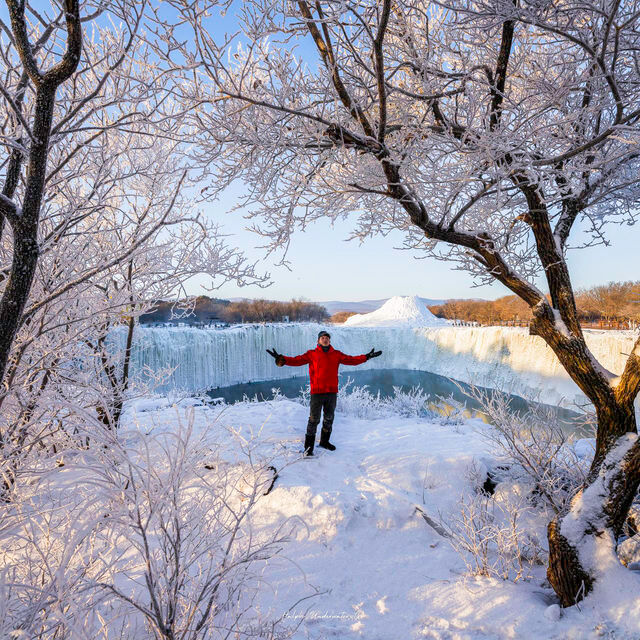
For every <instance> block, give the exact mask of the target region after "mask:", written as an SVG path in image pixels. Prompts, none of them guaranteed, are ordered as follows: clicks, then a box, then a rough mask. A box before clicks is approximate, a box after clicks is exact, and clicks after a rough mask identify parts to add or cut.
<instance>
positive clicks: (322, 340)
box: [318, 331, 331, 347]
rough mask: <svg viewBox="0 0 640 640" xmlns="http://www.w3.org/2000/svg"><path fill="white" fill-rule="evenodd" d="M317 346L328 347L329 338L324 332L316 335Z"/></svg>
mask: <svg viewBox="0 0 640 640" xmlns="http://www.w3.org/2000/svg"><path fill="white" fill-rule="evenodd" d="M318 344H319V345H320V346H321V347H328V346H329V345H330V344H331V336H330V335H329V334H328V333H327V332H326V331H321V332H320V333H319V334H318Z"/></svg>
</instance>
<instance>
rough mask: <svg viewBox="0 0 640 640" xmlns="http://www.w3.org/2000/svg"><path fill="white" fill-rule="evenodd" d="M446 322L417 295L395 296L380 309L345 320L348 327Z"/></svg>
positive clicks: (440, 324) (432, 324)
mask: <svg viewBox="0 0 640 640" xmlns="http://www.w3.org/2000/svg"><path fill="white" fill-rule="evenodd" d="M447 324H448V323H447V321H446V320H443V319H442V318H436V316H434V315H433V313H431V311H429V309H427V307H426V306H425V304H424V303H423V302H422V300H420V298H418V296H405V297H402V296H395V297H393V298H390V299H389V300H387V301H386V302H385V303H384V304H383V305H382V307H380V309H376V310H375V311H372V312H371V313H359V314H357V315H355V316H351V317H350V318H348V319H347V321H346V322H345V325H346V326H348V327H442V326H446V325H447Z"/></svg>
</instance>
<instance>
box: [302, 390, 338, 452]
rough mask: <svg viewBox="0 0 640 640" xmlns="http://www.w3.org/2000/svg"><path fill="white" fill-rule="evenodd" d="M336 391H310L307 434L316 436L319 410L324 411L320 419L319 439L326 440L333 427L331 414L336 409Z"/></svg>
mask: <svg viewBox="0 0 640 640" xmlns="http://www.w3.org/2000/svg"><path fill="white" fill-rule="evenodd" d="M337 399H338V394H337V393H312V394H311V406H310V407H309V422H308V423H307V435H308V436H312V437H313V438H315V437H316V430H317V429H318V424H319V423H320V412H321V411H323V412H324V417H323V419H322V431H321V432H320V439H321V440H325V441H326V440H328V439H329V436H330V435H331V428H332V427H333V414H334V413H335V410H336V401H337Z"/></svg>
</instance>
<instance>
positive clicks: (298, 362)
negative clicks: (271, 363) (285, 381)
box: [267, 348, 310, 367]
mask: <svg viewBox="0 0 640 640" xmlns="http://www.w3.org/2000/svg"><path fill="white" fill-rule="evenodd" d="M267 353H268V354H269V355H270V356H271V357H272V358H274V359H275V361H276V365H277V366H279V367H284V365H285V364H286V365H289V366H290V367H301V366H302V365H303V364H309V362H310V358H309V352H308V351H307V352H306V353H303V354H302V355H300V356H295V357H293V358H290V357H289V356H283V355H282V354H281V353H278V352H277V351H276V350H275V349H273V348H272V349H267Z"/></svg>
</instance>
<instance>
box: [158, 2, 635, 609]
mask: <svg viewBox="0 0 640 640" xmlns="http://www.w3.org/2000/svg"><path fill="white" fill-rule="evenodd" d="M174 6H176V7H179V8H180V10H181V12H182V15H183V16H184V18H185V19H186V20H187V21H188V22H189V23H190V24H191V25H192V27H193V28H194V30H195V34H196V38H195V40H194V42H195V48H193V47H191V48H187V49H184V48H183V49H180V45H181V40H180V36H181V34H180V33H176V35H175V37H174V41H173V43H172V45H173V47H172V48H168V51H170V54H171V52H177V51H178V50H180V59H184V58H185V56H186V57H187V59H189V60H190V61H191V62H193V64H194V65H195V64H199V71H200V74H201V76H200V82H199V84H198V85H193V87H192V88H193V89H196V90H197V94H196V96H197V98H198V99H199V100H202V104H203V106H202V108H201V109H200V110H199V112H198V117H197V119H195V120H194V125H195V126H197V127H199V128H200V130H202V131H203V133H204V134H205V135H206V136H208V141H209V144H210V146H211V148H212V149H213V148H217V145H219V144H221V143H222V144H224V145H225V152H226V153H225V155H224V156H223V162H222V163H221V164H220V166H219V170H220V177H221V179H226V180H227V181H228V182H231V181H232V180H234V179H237V178H238V177H240V178H242V179H243V180H244V182H245V183H246V184H248V185H251V188H250V190H249V196H248V200H247V203H248V204H250V205H253V208H252V211H253V213H254V214H255V215H256V220H260V222H256V230H257V231H259V232H260V233H262V234H263V235H264V236H265V237H266V238H267V241H268V246H269V248H270V249H271V250H276V249H280V248H286V247H287V245H288V243H289V241H290V236H291V234H292V233H293V231H294V229H295V228H300V227H304V226H305V225H306V224H308V223H309V222H311V221H313V220H316V219H321V218H330V219H334V220H335V219H337V218H347V217H349V218H353V219H354V235H355V236H357V237H360V238H365V237H367V236H370V235H373V234H376V233H384V232H387V231H389V230H392V229H401V230H403V231H405V232H406V245H407V247H414V248H417V249H423V250H424V251H425V252H426V253H428V254H430V255H434V256H436V257H438V258H441V259H445V260H450V261H452V262H453V263H454V264H455V265H456V266H457V267H458V268H460V269H464V270H467V271H468V272H469V273H470V274H472V276H473V277H474V278H475V279H476V281H479V282H490V281H495V280H497V281H499V282H501V283H502V284H503V285H505V286H506V287H507V288H508V289H509V290H510V291H511V292H513V293H514V294H516V295H517V296H519V297H520V298H521V299H522V300H524V301H525V302H526V303H527V304H528V306H529V307H530V308H531V310H532V313H533V320H532V321H531V323H530V329H531V333H532V334H533V335H537V336H540V337H541V338H542V339H544V340H545V342H546V343H547V344H548V345H549V346H550V347H551V348H552V349H553V351H554V353H555V354H556V355H557V357H558V359H559V360H560V362H561V363H562V365H563V366H564V367H565V369H566V371H567V372H568V373H569V375H570V376H571V378H572V379H573V380H574V381H575V382H576V384H577V385H578V386H579V387H580V389H581V390H582V392H583V393H584V394H585V395H586V396H587V397H588V398H589V399H590V400H591V402H592V403H593V405H594V407H595V411H596V413H597V420H598V432H597V445H596V454H595V458H594V460H593V465H592V467H591V473H590V475H589V478H588V480H587V483H586V485H585V487H584V489H583V490H582V491H581V493H580V494H579V495H578V496H576V498H575V499H574V501H573V503H572V506H570V507H569V508H568V510H567V511H565V512H563V513H561V514H560V515H559V516H558V517H557V518H556V519H554V520H553V521H552V522H551V523H550V525H549V551H550V564H549V571H548V575H549V579H550V582H551V584H552V585H553V587H554V589H555V590H556V592H557V593H558V595H559V597H560V599H561V602H562V603H563V605H571V604H573V603H574V602H576V601H577V600H578V599H580V598H581V597H582V596H583V595H584V594H586V593H588V592H589V591H590V590H591V588H592V585H593V583H594V581H595V580H597V576H598V566H602V564H601V563H600V562H599V561H598V560H596V559H595V554H596V553H597V551H594V549H600V550H602V549H604V548H605V547H606V550H605V551H603V553H604V554H605V555H607V554H609V555H610V556H612V557H613V556H614V547H615V544H614V540H615V537H616V536H617V535H618V534H619V533H620V531H621V529H622V526H623V524H624V522H625V518H626V516H627V512H628V509H629V505H630V504H631V501H632V500H633V498H634V496H635V495H636V493H637V490H638V484H639V482H640V441H639V440H638V438H637V435H636V432H637V425H636V417H635V413H634V399H635V397H636V395H637V394H638V390H639V389H640V341H638V342H637V343H636V344H635V346H634V348H633V351H632V353H631V354H630V355H629V358H628V361H627V363H626V367H625V370H624V372H623V374H622V375H620V376H616V375H614V374H613V373H611V372H609V371H607V370H606V369H605V368H604V367H603V366H601V365H600V364H599V363H598V362H597V360H596V359H595V358H594V356H593V354H592V353H591V352H590V351H589V348H588V347H587V344H586V342H585V339H584V335H583V332H582V329H581V327H580V323H579V321H578V315H577V310H576V303H575V296H574V290H573V286H572V282H571V276H570V273H569V269H568V266H567V261H566V254H567V250H568V249H569V247H570V246H576V244H587V245H588V244H594V243H598V242H601V241H602V240H603V239H604V232H605V227H606V224H607V223H628V224H631V223H633V222H635V216H636V206H637V203H638V195H639V193H640V192H639V187H640V173H639V169H640V162H639V155H640V154H639V153H638V142H639V141H640V135H639V134H640V54H639V49H640V30H639V28H640V3H639V2H638V1H637V0H626V1H625V2H619V0H587V1H586V2H585V1H580V2H578V1H575V0H565V1H564V2H546V1H542V2H540V1H537V0H498V1H497V2H485V1H484V0H452V1H451V2H446V1H444V2H433V3H424V2H421V1H415V0H378V1H372V0H349V1H346V2H344V1H339V2H338V1H334V0H318V1H316V2H308V1H307V0H297V1H292V2H275V3H274V2H271V1H270V0H246V1H245V2H243V3H242V5H241V6H238V7H237V10H236V12H235V14H234V17H235V20H234V24H233V29H235V30H236V33H235V35H234V36H226V35H224V34H222V33H220V28H219V26H216V23H215V20H216V18H217V19H219V17H218V16H215V17H213V16H214V14H212V11H215V8H214V7H215V3H212V2H207V0H202V1H201V2H192V3H188V4H187V3H182V2H178V1H176V2H175V3H174ZM227 9H228V7H227ZM228 13H229V11H228ZM185 95H187V94H185ZM188 97H190V98H191V97H194V96H193V95H189V96H188ZM204 144H205V146H206V143H204ZM203 155H206V148H205V151H204V152H203ZM578 222H581V223H582V224H586V225H587V227H588V229H589V232H590V233H588V234H587V240H586V242H585V241H584V239H582V240H574V241H573V245H571V242H572V240H571V238H572V231H573V232H574V234H573V235H574V236H575V227H576V224H577V223H578ZM538 276H542V277H543V279H544V281H545V282H546V286H547V287H548V290H549V294H550V300H547V298H546V297H545V295H544V294H543V292H542V291H541V290H540V289H539V288H538V287H537V286H536V285H535V282H536V280H535V279H536V278H537V277H538Z"/></svg>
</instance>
